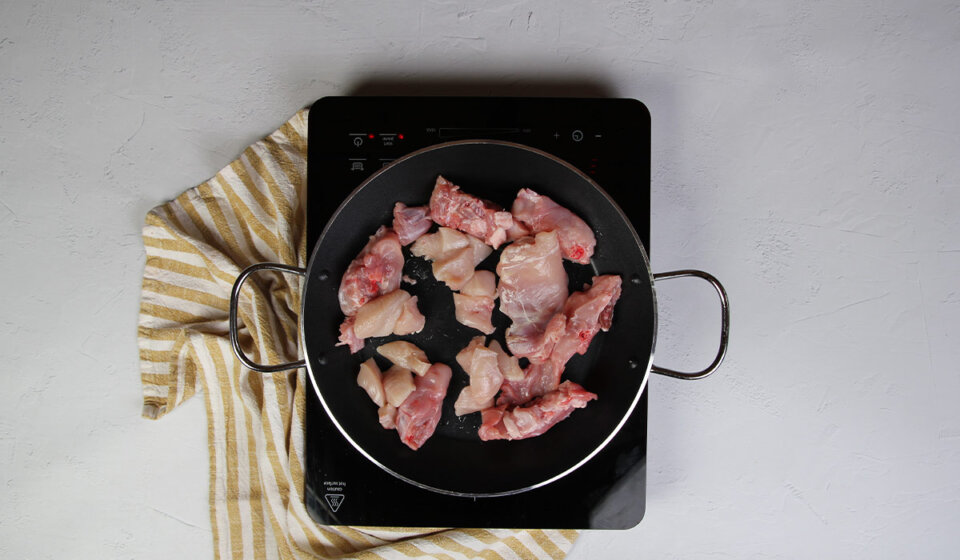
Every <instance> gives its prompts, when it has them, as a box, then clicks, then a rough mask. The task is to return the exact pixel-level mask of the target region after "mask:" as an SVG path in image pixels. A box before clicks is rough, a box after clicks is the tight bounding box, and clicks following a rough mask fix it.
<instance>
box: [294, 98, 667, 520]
mask: <svg viewBox="0 0 960 560" xmlns="http://www.w3.org/2000/svg"><path fill="white" fill-rule="evenodd" d="M308 133H309V137H308V152H309V155H308V162H307V183H308V186H307V246H308V247H313V245H314V244H315V243H316V241H317V239H318V238H319V235H320V232H321V231H322V230H323V226H324V224H325V223H326V221H327V220H328V219H329V217H330V216H331V215H332V213H333V211H334V210H336V208H337V207H338V206H339V205H340V203H341V202H342V201H343V199H344V198H346V196H347V195H348V194H349V193H350V192H351V191H352V190H353V189H355V188H356V187H357V186H358V185H359V184H360V183H361V182H363V180H364V179H366V178H367V177H368V176H370V175H371V174H372V173H373V172H375V171H376V170H378V169H380V168H381V167H383V166H385V165H387V164H389V163H390V162H391V161H393V160H394V159H396V158H398V157H400V156H402V155H404V154H407V153H409V152H412V151H414V150H417V149H420V148H424V147H426V146H430V145H433V144H437V143H441V142H448V141H452V140H462V139H477V138H484V139H497V140H507V141H511V142H517V143H520V144H526V145H529V146H532V147H535V148H539V149H541V150H544V151H546V152H549V153H552V154H554V155H556V156H558V157H560V158H562V159H565V160H567V161H568V162H570V163H572V164H573V165H575V166H577V167H578V168H580V169H581V170H582V171H584V172H585V173H587V174H588V175H589V176H590V177H592V178H593V179H594V180H595V181H596V182H597V183H598V184H599V185H600V186H601V187H603V188H604V190H606V191H607V192H608V193H609V194H610V195H611V196H612V197H613V198H614V200H616V201H617V203H618V204H619V205H620V207H621V208H622V209H623V210H624V212H625V213H626V214H627V216H628V217H629V218H630V220H631V222H632V223H633V226H634V228H635V229H636V231H637V234H638V235H639V236H640V239H641V240H642V241H643V244H644V247H645V248H646V249H647V252H648V254H649V248H650V245H649V239H650V116H649V113H648V112H647V109H646V107H644V106H643V104H642V103H640V102H638V101H635V100H632V99H572V98H511V97H506V98H504V97H498V98H490V97H486V98H478V97H326V98H323V99H320V100H319V101H317V102H316V103H315V104H314V105H313V106H312V107H311V109H310V115H309V132H308ZM648 393H649V389H645V390H644V393H643V394H642V395H641V398H640V400H639V402H638V403H637V406H636V408H635V409H634V411H633V413H632V414H631V416H630V418H629V419H628V420H627V422H626V423H625V424H624V425H623V427H622V428H621V429H620V431H619V432H618V433H617V435H616V436H615V437H614V438H613V439H612V440H611V441H610V442H609V443H608V444H607V445H606V447H604V448H603V450H602V451H600V452H599V453H598V454H597V455H595V456H594V457H593V458H592V459H590V461H588V462H587V463H586V464H584V465H583V466H581V467H580V468H579V469H577V470H576V471H574V472H572V473H570V474H568V475H567V476H565V477H563V478H561V479H559V480H557V481H554V482H552V483H550V484H547V485H545V486H542V487H540V488H536V489H533V490H529V491H527V492H523V493H521V494H516V495H512V496H504V497H493V498H463V497H456V496H449V495H444V494H439V493H435V492H432V491H430V490H424V489H421V488H417V487H415V486H413V485H411V484H409V483H407V482H404V481H402V480H399V479H397V478H394V477H393V476H392V475H391V474H389V473H387V472H385V471H383V470H381V469H380V468H379V467H378V466H376V465H375V464H373V463H372V462H370V461H369V460H367V459H366V458H365V457H363V456H362V455H361V454H360V453H359V452H358V451H356V450H355V449H354V448H353V446H352V445H351V444H350V443H349V442H348V441H347V440H346V439H344V438H343V436H342V435H341V434H340V432H339V431H338V430H337V428H336V426H334V425H333V423H332V422H331V421H330V419H329V417H328V416H327V414H326V412H325V411H324V409H323V406H322V405H321V403H320V400H319V398H318V397H317V396H316V395H315V394H314V393H313V391H312V390H308V391H307V397H306V428H305V430H306V434H305V436H306V437H305V441H306V443H305V448H306V449H305V471H304V478H305V481H304V486H305V489H304V490H305V491H304V493H305V502H306V507H307V511H309V512H310V515H311V517H313V519H314V520H315V521H316V522H317V523H320V524H324V525H366V526H403V527H488V528H550V529H627V528H630V527H633V526H635V525H636V524H637V523H639V522H640V520H641V519H642V518H643V514H644V508H645V497H646V456H647V426H646V424H647V422H646V421H647V400H648Z"/></svg>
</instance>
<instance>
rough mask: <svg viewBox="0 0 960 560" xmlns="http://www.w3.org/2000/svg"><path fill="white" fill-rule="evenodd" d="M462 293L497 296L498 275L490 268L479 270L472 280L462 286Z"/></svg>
mask: <svg viewBox="0 0 960 560" xmlns="http://www.w3.org/2000/svg"><path fill="white" fill-rule="evenodd" d="M460 293H461V294H464V295H468V296H484V297H488V298H490V299H496V297H497V277H496V275H495V274H494V273H493V272H490V271H489V270H478V271H476V272H474V273H473V276H471V277H470V280H468V281H467V283H466V284H464V285H463V287H462V288H460Z"/></svg>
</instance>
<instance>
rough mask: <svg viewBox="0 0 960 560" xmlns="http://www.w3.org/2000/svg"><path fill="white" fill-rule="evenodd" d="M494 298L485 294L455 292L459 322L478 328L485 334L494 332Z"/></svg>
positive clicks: (454, 300)
mask: <svg viewBox="0 0 960 560" xmlns="http://www.w3.org/2000/svg"><path fill="white" fill-rule="evenodd" d="M493 306H494V303H493V298H489V297H485V296H468V295H466V294H463V293H460V294H456V293H455V294H453V308H454V315H455V317H456V319H457V322H458V323H460V324H461V325H466V326H468V327H470V328H473V329H477V330H478V331H480V332H482V333H483V334H493V333H494V331H495V330H496V328H494V326H493V322H492V321H491V317H492V316H493Z"/></svg>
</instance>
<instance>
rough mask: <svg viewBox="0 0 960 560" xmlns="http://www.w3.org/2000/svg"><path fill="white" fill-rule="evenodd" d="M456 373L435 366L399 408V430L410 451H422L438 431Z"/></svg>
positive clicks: (419, 379) (444, 367) (416, 383)
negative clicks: (423, 446) (447, 395)
mask: <svg viewBox="0 0 960 560" xmlns="http://www.w3.org/2000/svg"><path fill="white" fill-rule="evenodd" d="M452 374H453V372H452V371H450V367H449V366H447V365H444V364H441V363H436V364H433V365H432V366H430V369H429V370H427V373H426V375H424V376H422V377H419V376H418V377H417V378H416V379H415V380H414V383H415V385H416V389H414V391H413V392H412V393H411V394H410V395H409V396H408V397H407V398H406V400H404V401H403V404H401V405H400V406H398V407H397V420H396V423H397V431H398V432H400V440H401V441H402V442H403V443H405V444H406V445H407V446H408V447H409V448H410V449H413V450H417V449H419V448H420V446H421V445H423V443H424V442H425V441H427V439H428V438H429V437H430V436H432V435H433V432H434V430H436V429H437V424H438V423H439V422H440V413H441V408H442V406H443V397H444V396H446V394H447V387H448V386H449V385H450V377H451V375H452Z"/></svg>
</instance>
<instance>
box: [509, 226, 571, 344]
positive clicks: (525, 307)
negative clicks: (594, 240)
mask: <svg viewBox="0 0 960 560" xmlns="http://www.w3.org/2000/svg"><path fill="white" fill-rule="evenodd" d="M497 274H498V275H499V276H500V285H499V287H498V288H497V291H498V294H499V296H500V311H502V312H503V313H504V314H505V315H506V316H507V317H510V319H511V320H512V321H513V323H512V324H511V325H510V328H508V329H507V333H506V340H507V347H508V348H509V349H510V352H511V353H512V354H513V355H514V356H517V357H526V358H529V359H530V360H531V361H543V360H545V359H547V357H548V356H549V354H550V350H551V349H552V346H551V343H552V342H555V340H556V338H552V339H551V334H556V335H559V332H557V331H556V329H551V330H548V329H547V327H548V325H549V324H550V320H551V319H552V318H553V317H554V315H556V314H557V313H558V312H560V311H561V310H562V309H563V304H564V302H565V301H566V300H567V273H566V271H565V270H564V269H563V260H562V257H561V256H560V245H559V242H558V240H557V234H556V233H555V232H542V233H538V234H537V236H536V237H535V238H534V237H525V238H523V239H521V240H519V241H517V242H515V243H512V244H510V245H508V246H507V247H506V248H505V249H504V250H503V253H501V254H500V262H499V263H498V264H497ZM554 326H556V325H554ZM545 335H546V336H545Z"/></svg>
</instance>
